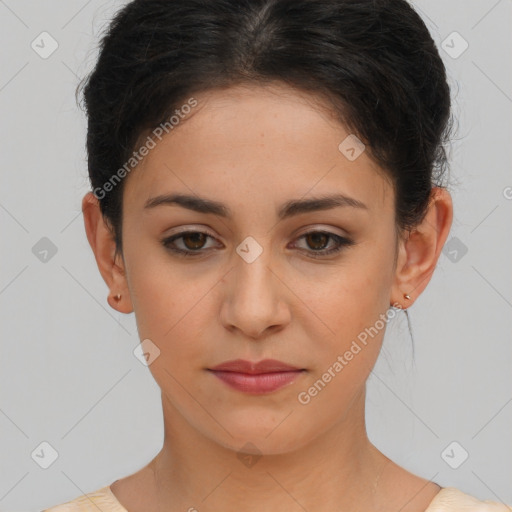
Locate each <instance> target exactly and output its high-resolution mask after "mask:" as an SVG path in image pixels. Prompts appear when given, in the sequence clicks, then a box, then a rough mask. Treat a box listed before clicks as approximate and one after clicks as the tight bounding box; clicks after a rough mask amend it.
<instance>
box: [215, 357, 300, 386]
mask: <svg viewBox="0 0 512 512" xmlns="http://www.w3.org/2000/svg"><path fill="white" fill-rule="evenodd" d="M207 370H208V371H209V372H210V373H212V374H213V375H214V376H215V377H217V378H218V379H220V380H221V381H222V382H224V383H225V384H226V385H228V386H229V387H231V388H233V389H236V390H238V391H242V392H244V393H252V394H262V393H270V392H272V391H276V390H278V389H280V388H282V387H284V386H286V385H289V384H291V383H292V382H293V381H295V380H296V379H297V378H298V377H299V376H300V375H301V374H303V373H304V372H306V369H305V368H297V367H295V366H290V365H288V364H286V363H283V362H282V361H277V360H275V359H264V360H263V361H259V362H250V361H244V360H242V359H237V360H234V361H227V362H225V363H222V364H220V365H217V366H214V367H213V368H208V369H207Z"/></svg>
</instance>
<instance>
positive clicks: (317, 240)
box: [304, 231, 330, 251]
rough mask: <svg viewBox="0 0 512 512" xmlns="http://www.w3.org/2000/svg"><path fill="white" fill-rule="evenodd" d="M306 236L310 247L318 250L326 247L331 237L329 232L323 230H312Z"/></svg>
mask: <svg viewBox="0 0 512 512" xmlns="http://www.w3.org/2000/svg"><path fill="white" fill-rule="evenodd" d="M304 236H305V239H306V241H307V243H308V245H309V247H310V248H311V249H315V250H317V251H321V250H322V249H325V247H326V246H327V243H328V241H329V238H330V236H329V235H328V234H327V233H323V232H321V231H312V232H311V233H308V234H306V235H304Z"/></svg>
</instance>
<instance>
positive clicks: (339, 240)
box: [162, 231, 355, 258]
mask: <svg viewBox="0 0 512 512" xmlns="http://www.w3.org/2000/svg"><path fill="white" fill-rule="evenodd" d="M209 238H211V239H214V237H213V236H212V235H209V234H208V233H205V232H203V231H182V232H181V233H178V234H176V235H173V236H171V237H168V238H165V239H164V240H162V245H163V246H164V247H165V248H167V249H169V250H170V251H172V252H174V253H176V254H178V255H180V256H201V255H203V254H204V253H205V252H206V250H208V249H211V248H207V247H206V249H205V243H206V241H207V240H208V239H209ZM301 239H304V240H306V242H307V245H308V246H309V247H312V248H313V249H312V250H310V249H304V250H306V251H307V252H309V253H310V255H311V256H312V257H313V258H321V257H323V256H328V255H330V254H335V253H337V252H340V251H341V250H342V249H343V248H344V247H348V246H351V245H354V244H355V242H354V241H353V240H351V239H349V238H346V237H343V236H340V235H336V234H334V233H331V232H329V231H309V232H308V233H305V234H304V235H302V236H300V237H299V238H298V240H301ZM331 240H332V241H333V242H334V246H332V247H331V248H330V249H326V248H325V247H328V246H329V243H328V242H329V241H331ZM178 242H179V243H178ZM180 245H181V247H180ZM331 245H332V244H331Z"/></svg>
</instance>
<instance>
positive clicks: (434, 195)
mask: <svg viewBox="0 0 512 512" xmlns="http://www.w3.org/2000/svg"><path fill="white" fill-rule="evenodd" d="M452 219H453V204H452V198H451V196H450V193H449V192H448V191H447V190H446V189H444V188H440V187H433V188H432V191H431V194H430V203H429V207H428V211H427V213H426V215H425V218H424V219H423V221H422V222H421V223H420V224H419V225H418V226H416V227H415V228H414V229H413V230H411V232H410V234H409V236H408V238H407V239H406V240H402V239H401V240H400V241H399V252H398V258H397V265H396V271H395V279H394V283H393V287H392V294H391V304H396V303H399V304H402V307H403V308H404V309H405V308H407V307H409V306H410V305H412V304H413V303H414V301H415V300H416V299H417V298H418V297H419V295H421V293H422V292H423V290H424V289H425V288H426V286H427V284H428V283H429V281H430V278H431V277H432V274H433V272H434V270H435V268H436V264H437V260H438V259H439V255H440V254H441V250H442V248H443V245H444V243H445V241H446V238H447V237H448V233H449V232H450V228H451V225H452ZM404 294H407V295H409V296H410V297H411V298H410V300H406V299H405V298H404Z"/></svg>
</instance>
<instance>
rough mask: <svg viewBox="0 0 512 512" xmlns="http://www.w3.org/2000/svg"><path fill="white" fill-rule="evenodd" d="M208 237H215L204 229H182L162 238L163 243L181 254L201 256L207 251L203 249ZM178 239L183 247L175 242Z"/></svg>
mask: <svg viewBox="0 0 512 512" xmlns="http://www.w3.org/2000/svg"><path fill="white" fill-rule="evenodd" d="M208 238H213V236H211V235H209V234H208V233H205V232H203V231H182V232H181V233H178V234H176V235H173V236H171V237H169V238H166V239H164V240H162V245H163V246H164V247H166V248H167V249H169V250H170V251H172V252H174V253H177V254H179V255H180V256H200V255H201V254H204V252H205V251H202V249H203V248H204V244H205V242H206V240H207V239H208ZM178 240H180V243H181V244H182V245H184V247H183V248H181V247H177V245H178V244H176V243H175V242H176V241H178Z"/></svg>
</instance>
